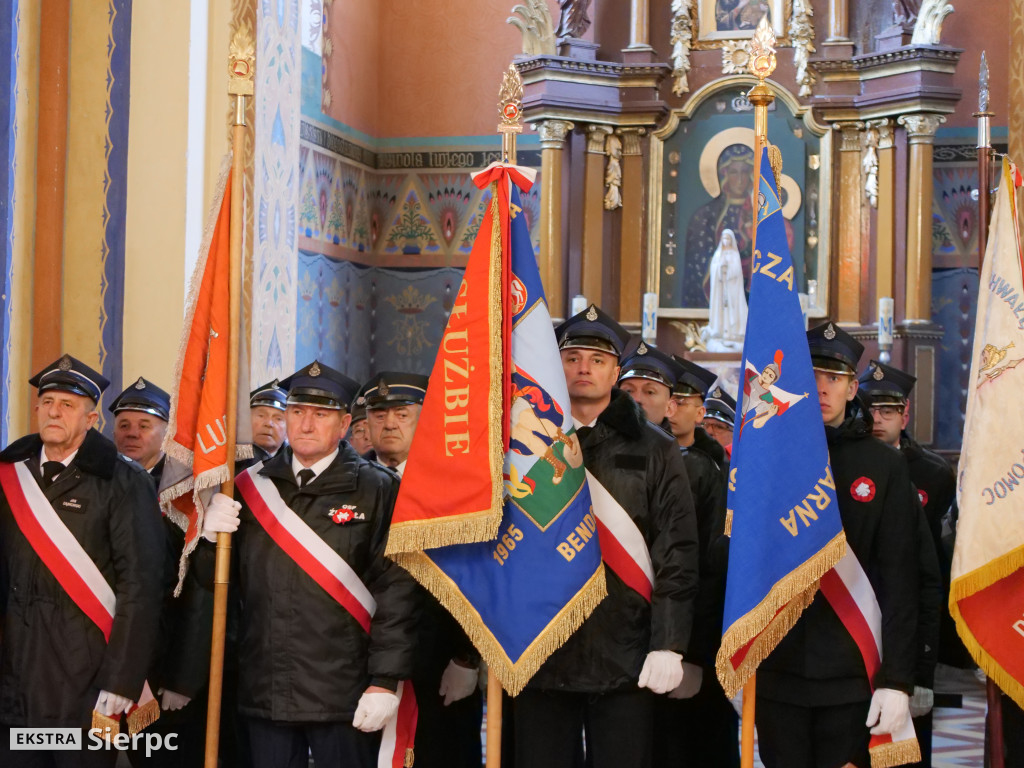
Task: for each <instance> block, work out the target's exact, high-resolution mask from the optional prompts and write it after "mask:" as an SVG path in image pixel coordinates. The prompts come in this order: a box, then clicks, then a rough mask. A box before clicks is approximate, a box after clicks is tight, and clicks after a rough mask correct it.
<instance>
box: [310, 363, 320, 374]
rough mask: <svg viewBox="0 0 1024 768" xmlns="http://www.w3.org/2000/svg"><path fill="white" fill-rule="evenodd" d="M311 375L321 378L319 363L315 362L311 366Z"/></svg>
mask: <svg viewBox="0 0 1024 768" xmlns="http://www.w3.org/2000/svg"><path fill="white" fill-rule="evenodd" d="M309 375H310V376H319V375H320V365H319V363H317V362H315V361H314V362H313V364H312V365H311V366H309Z"/></svg>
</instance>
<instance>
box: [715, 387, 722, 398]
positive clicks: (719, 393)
mask: <svg viewBox="0 0 1024 768" xmlns="http://www.w3.org/2000/svg"><path fill="white" fill-rule="evenodd" d="M721 396H722V388H721V387H715V397H721Z"/></svg>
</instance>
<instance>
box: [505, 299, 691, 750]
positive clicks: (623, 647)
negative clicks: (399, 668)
mask: <svg viewBox="0 0 1024 768" xmlns="http://www.w3.org/2000/svg"><path fill="white" fill-rule="evenodd" d="M556 336H557V337H558V341H559V347H560V349H561V355H562V367H563V369H564V371H565V378H566V384H567V385H568V387H567V388H568V392H569V400H570V405H571V410H572V417H573V421H574V423H575V424H576V430H577V431H576V434H577V435H578V436H579V441H580V445H581V447H582V450H583V461H584V464H585V465H586V467H587V469H588V470H589V471H590V472H591V474H592V475H593V476H594V477H595V478H596V479H597V481H598V482H600V483H601V484H602V485H603V486H604V488H605V489H606V490H607V491H608V493H609V494H610V495H611V497H612V499H614V502H615V504H616V505H617V506H618V507H621V513H620V520H622V521H624V524H626V525H630V524H632V525H633V526H635V527H636V529H637V530H638V531H639V533H640V536H641V537H642V540H643V542H644V543H645V544H646V546H647V549H648V551H649V553H650V559H651V563H652V566H653V573H654V581H653V584H652V596H651V598H650V600H649V601H648V599H647V598H646V597H645V596H643V595H641V594H640V593H639V592H637V591H634V590H633V589H632V588H630V587H628V586H626V583H625V582H624V581H623V580H622V579H620V578H619V576H617V575H616V574H615V573H614V571H613V570H612V568H611V567H610V566H609V567H607V568H606V569H605V572H606V578H607V583H608V596H607V597H606V598H605V599H604V600H603V601H602V602H601V603H600V605H598V606H597V608H595V609H594V612H593V613H592V614H591V615H590V617H589V618H587V620H586V621H584V622H583V625H582V626H581V627H580V628H579V629H578V630H577V631H576V632H575V633H574V634H573V635H572V636H571V637H570V638H569V639H568V640H567V641H566V643H565V645H563V646H562V647H561V648H559V649H558V650H557V651H555V652H554V653H553V654H552V655H551V656H550V658H548V660H547V661H546V662H545V663H544V665H543V666H542V667H541V668H540V670H539V671H538V672H537V674H536V675H535V676H534V677H533V678H532V679H531V681H530V683H529V684H528V685H527V687H526V690H524V691H523V692H522V693H521V694H519V696H517V697H516V698H515V704H514V710H515V764H516V765H517V766H520V768H527V767H529V768H545V767H546V766H552V768H555V767H557V768H563V767H564V766H567V765H571V764H572V761H573V759H574V757H575V756H576V755H577V754H578V748H579V741H580V733H581V731H584V730H585V733H586V745H587V760H588V763H592V764H593V766H594V767H595V768H610V767H611V766H624V765H629V766H636V767H637V768H645V767H646V766H649V765H651V742H652V738H653V733H652V723H653V706H654V696H653V695H652V693H651V692H652V691H653V692H654V693H658V694H666V693H668V692H669V691H671V690H673V689H675V688H677V687H678V686H679V684H680V683H682V682H683V666H682V661H683V654H684V653H686V651H687V648H688V645H689V641H690V631H691V628H692V623H693V603H694V599H695V597H696V592H697V562H698V553H697V531H696V522H695V520H694V513H693V501H692V499H691V498H690V493H689V485H688V483H687V479H686V467H685V466H684V464H683V461H682V457H681V456H680V455H679V451H678V450H677V449H676V446H675V444H674V443H673V442H672V439H671V438H670V437H669V436H668V435H666V434H665V433H664V432H663V431H662V430H661V429H659V428H658V427H656V426H654V425H653V424H651V423H649V422H648V421H647V419H646V418H645V417H644V414H643V412H642V411H641V410H640V407H639V406H638V405H637V404H636V403H635V402H634V401H633V399H632V398H631V397H629V396H628V395H627V394H626V393H625V392H623V391H622V390H619V389H616V388H615V382H616V380H617V379H618V374H619V365H618V362H619V356H620V355H621V353H622V349H623V347H624V345H625V343H626V341H627V340H628V338H629V334H628V333H627V332H626V330H625V329H624V328H622V327H621V326H620V325H619V324H618V323H616V322H615V321H614V320H612V318H611V317H609V316H608V315H607V314H605V313H604V312H602V311H601V310H599V309H598V308H597V307H595V306H593V305H591V306H590V307H588V308H587V309H586V310H584V311H583V312H581V313H579V314H578V315H576V316H575V317H572V318H570V319H569V320H567V321H566V322H565V323H563V324H562V325H561V326H559V327H558V328H557V329H556ZM606 565H607V563H606Z"/></svg>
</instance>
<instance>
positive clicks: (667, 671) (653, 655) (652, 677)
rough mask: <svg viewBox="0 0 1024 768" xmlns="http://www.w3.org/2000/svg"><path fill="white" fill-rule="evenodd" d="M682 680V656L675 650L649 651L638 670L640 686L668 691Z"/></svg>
mask: <svg viewBox="0 0 1024 768" xmlns="http://www.w3.org/2000/svg"><path fill="white" fill-rule="evenodd" d="M681 682H683V657H682V656H681V655H680V654H678V653H676V652H675V651H651V652H650V653H648V654H647V658H646V659H644V667H643V669H641V670H640V682H639V683H638V684H639V686H640V687H641V688H650V689H651V690H652V691H654V692H655V693H668V692H669V691H671V690H672V689H674V688H678V687H679V684H680V683H681Z"/></svg>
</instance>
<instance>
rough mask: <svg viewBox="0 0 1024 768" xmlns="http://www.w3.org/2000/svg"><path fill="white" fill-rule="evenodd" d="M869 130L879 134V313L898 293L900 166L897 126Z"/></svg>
mask: <svg viewBox="0 0 1024 768" xmlns="http://www.w3.org/2000/svg"><path fill="white" fill-rule="evenodd" d="M868 127H869V128H873V129H874V130H876V131H877V132H878V217H877V220H876V228H875V309H876V311H877V307H878V299H880V298H882V297H883V296H893V295H894V291H895V275H896V273H895V268H896V262H895V253H894V251H895V249H894V245H895V236H896V199H895V187H896V165H895V149H894V145H893V125H892V122H890V121H889V120H875V121H872V122H870V123H868Z"/></svg>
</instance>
